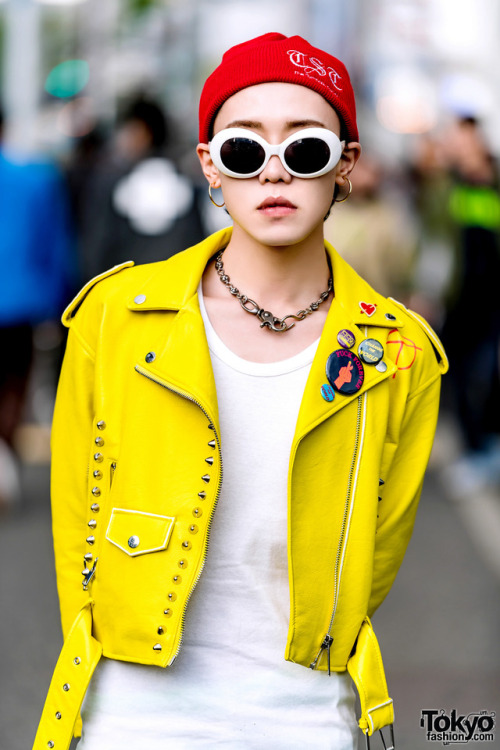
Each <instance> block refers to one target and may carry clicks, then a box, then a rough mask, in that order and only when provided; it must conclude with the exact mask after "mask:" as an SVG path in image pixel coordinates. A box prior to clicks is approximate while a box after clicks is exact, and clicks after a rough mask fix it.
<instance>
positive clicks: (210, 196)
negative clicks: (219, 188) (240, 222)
mask: <svg viewBox="0 0 500 750" xmlns="http://www.w3.org/2000/svg"><path fill="white" fill-rule="evenodd" d="M208 197H209V198H210V200H211V201H212V203H213V204H214V206H217V208H224V206H225V205H226V202H225V201H224V203H216V202H215V201H214V199H213V198H212V186H211V185H209V186H208Z"/></svg>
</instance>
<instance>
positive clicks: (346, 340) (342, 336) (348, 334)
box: [337, 328, 356, 349]
mask: <svg viewBox="0 0 500 750" xmlns="http://www.w3.org/2000/svg"><path fill="white" fill-rule="evenodd" d="M337 341H338V342H339V344H340V346H343V347H344V349H351V348H352V347H353V346H354V344H355V343H356V337H355V335H354V334H353V332H352V331H349V329H348V328H343V329H342V330H341V331H339V332H338V333H337Z"/></svg>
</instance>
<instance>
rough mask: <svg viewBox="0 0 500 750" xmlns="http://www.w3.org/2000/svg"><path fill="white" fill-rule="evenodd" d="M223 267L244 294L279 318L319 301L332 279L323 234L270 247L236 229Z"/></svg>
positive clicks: (320, 232) (224, 257) (225, 254)
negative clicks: (289, 243) (293, 242)
mask: <svg viewBox="0 0 500 750" xmlns="http://www.w3.org/2000/svg"><path fill="white" fill-rule="evenodd" d="M223 263H224V270H225V273H226V274H227V275H228V276H229V277H230V279H231V283H232V284H233V285H235V286H237V287H238V289H239V290H240V292H241V293H242V294H245V295H247V296H248V297H250V298H251V299H254V300H255V301H256V302H258V304H259V305H260V306H261V307H265V308H272V309H273V312H274V313H275V314H276V315H278V316H279V317H281V316H283V315H286V314H288V313H290V312H295V309H294V308H297V310H299V309H301V308H303V307H306V306H308V305H310V303H311V302H314V301H316V299H317V298H318V297H319V295H320V294H321V292H323V291H325V289H327V287H328V280H329V278H330V269H329V266H328V260H327V255H326V252H325V247H324V239H323V232H322V231H318V232H317V233H316V235H315V236H310V237H308V238H307V239H306V240H304V241H303V242H300V243H296V244H294V245H287V246H283V245H281V246H267V245H262V244H261V243H259V242H256V241H255V240H254V239H253V238H251V237H248V235H246V234H245V233H244V232H241V231H239V230H238V227H235V228H234V230H233V235H232V238H231V240H230V242H229V244H228V246H227V248H226V250H225V251H224V254H223ZM221 289H222V287H221Z"/></svg>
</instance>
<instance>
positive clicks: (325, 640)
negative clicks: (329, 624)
mask: <svg viewBox="0 0 500 750" xmlns="http://www.w3.org/2000/svg"><path fill="white" fill-rule="evenodd" d="M332 643H333V638H332V636H331V635H330V634H329V633H327V634H326V635H325V637H324V638H323V643H322V644H321V648H320V650H319V651H318V654H317V656H316V658H315V660H314V661H313V662H311V664H309V667H310V669H316V664H317V663H318V661H319V657H320V656H321V654H322V653H323V651H324V650H325V648H326V649H327V651H328V653H327V658H328V674H329V675H331V670H330V647H331V645H332Z"/></svg>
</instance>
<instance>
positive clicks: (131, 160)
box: [69, 95, 203, 280]
mask: <svg viewBox="0 0 500 750" xmlns="http://www.w3.org/2000/svg"><path fill="white" fill-rule="evenodd" d="M89 145H90V146H91V147H92V149H91V157H92V161H91V166H90V169H89V162H88V146H89ZM81 149H83V151H82V158H80V150H81ZM167 152H170V153H175V147H174V144H173V143H172V137H171V128H170V127H169V123H168V119H167V116H166V114H165V112H164V108H163V107H162V106H161V105H160V104H159V103H158V102H156V101H155V100H153V99H151V98H148V97H146V96H143V95H140V96H137V97H134V98H133V99H132V100H130V101H128V102H127V103H126V104H125V105H124V107H123V109H122V112H121V113H120V115H119V118H118V125H117V129H116V132H115V133H114V135H113V137H112V138H111V141H110V143H109V144H107V146H106V147H103V146H101V147H99V143H96V142H95V139H94V141H92V142H90V140H89V137H88V136H87V137H86V138H85V139H84V140H83V141H82V142H81V144H79V146H77V151H76V153H75V156H74V161H73V164H72V165H70V167H69V182H70V185H71V186H72V190H73V203H74V211H75V217H76V221H77V228H78V236H79V248H80V257H81V273H82V276H83V278H84V279H85V280H88V279H90V278H92V277H93V276H96V275H97V274H99V273H102V272H103V271H105V270H106V269H107V268H109V267H110V265H116V264H118V263H122V262H124V261H126V260H134V261H135V262H136V263H150V262H152V261H157V260H163V259H165V258H168V257H170V256H171V255H173V254H174V253H175V252H178V251H179V250H182V249H184V248H185V247H187V246H189V245H193V244H195V243H196V242H199V241H200V239H201V238H202V236H203V228H202V221H201V216H200V209H199V205H198V195H197V191H196V189H195V187H194V185H193V184H192V182H191V180H190V179H189V178H188V177H187V176H185V175H183V174H181V173H180V172H179V170H178V167H177V165H176V164H174V161H173V160H172V158H167V155H166V154H167Z"/></svg>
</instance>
